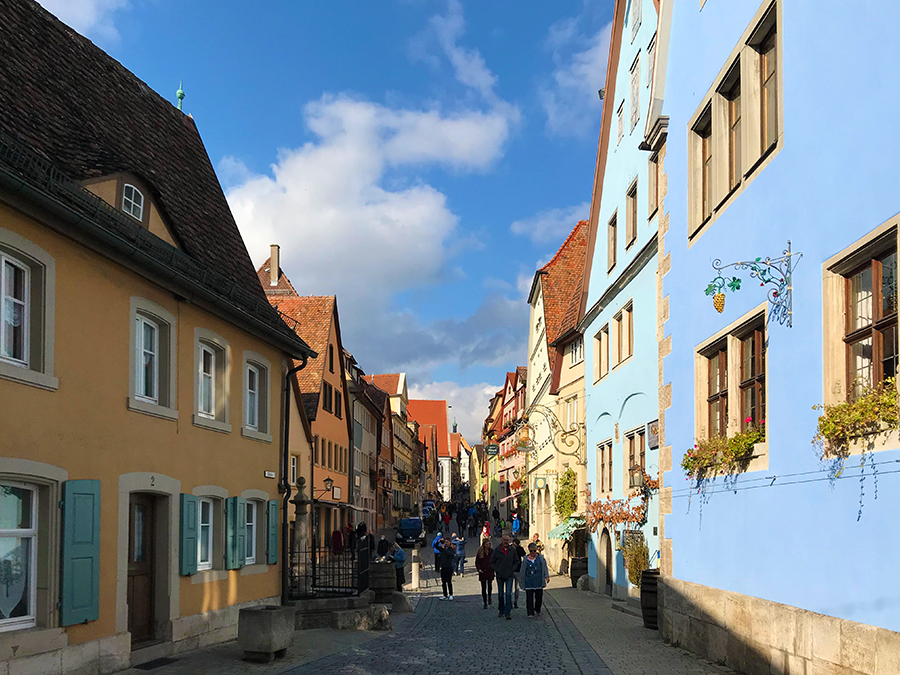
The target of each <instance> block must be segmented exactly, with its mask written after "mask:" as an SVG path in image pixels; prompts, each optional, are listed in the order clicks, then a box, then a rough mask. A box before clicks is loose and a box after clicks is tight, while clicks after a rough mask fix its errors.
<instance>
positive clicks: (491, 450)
mask: <svg viewBox="0 0 900 675" xmlns="http://www.w3.org/2000/svg"><path fill="white" fill-rule="evenodd" d="M499 452H500V446H499V445H497V444H496V443H490V444H489V445H486V446H484V454H486V455H487V456H488V457H496V456H497V453H499Z"/></svg>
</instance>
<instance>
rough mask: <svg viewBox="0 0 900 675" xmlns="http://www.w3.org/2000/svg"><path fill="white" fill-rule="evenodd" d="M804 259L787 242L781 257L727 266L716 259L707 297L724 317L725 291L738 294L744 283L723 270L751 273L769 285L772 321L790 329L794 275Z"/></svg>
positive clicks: (753, 276)
mask: <svg viewBox="0 0 900 675" xmlns="http://www.w3.org/2000/svg"><path fill="white" fill-rule="evenodd" d="M802 257H803V254H802V253H793V252H792V251H791V242H790V240H788V243H787V248H786V249H785V250H784V251H782V252H781V256H779V257H778V258H756V259H755V260H739V261H738V262H733V263H729V264H727V265H723V264H722V261H721V260H720V259H718V258H716V259H715V260H714V261H713V263H712V266H713V269H714V270H715V271H716V277H715V278H714V279H713V280H712V281H711V282H710V283H709V286H707V287H706V295H708V296H709V295H711V296H712V299H713V307H715V308H716V311H717V312H719V313H720V314H721V313H722V312H723V311H724V310H725V291H731V292H732V293H734V292H736V291H739V290H741V283H742V280H741V278H740V277H738V276H732V277H726V276H725V275H724V274H722V273H723V271H725V270H727V269H729V268H733V269H734V270H735V271H743V270H749V271H750V277H751V278H752V279H756V280H758V281H759V285H760V286H763V287H764V286H769V290H768V293H767V295H768V298H769V303H770V304H771V309H770V310H769V318H770V319H775V320H776V321H777V322H778V323H780V324H781V325H784V324H785V323H786V324H787V325H788V328H790V327H791V325H792V323H793V306H792V303H791V291H792V286H791V275H792V274H793V272H794V268H796V267H797V263H798V262H799V261H800V258H802Z"/></svg>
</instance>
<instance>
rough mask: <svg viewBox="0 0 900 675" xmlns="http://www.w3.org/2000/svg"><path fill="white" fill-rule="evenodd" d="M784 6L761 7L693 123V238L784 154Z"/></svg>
mask: <svg viewBox="0 0 900 675" xmlns="http://www.w3.org/2000/svg"><path fill="white" fill-rule="evenodd" d="M779 13H780V5H779V4H778V3H777V2H774V3H773V2H770V3H769V4H767V5H763V6H761V7H760V8H759V10H758V11H757V13H756V16H755V17H754V19H753V21H752V22H751V24H750V25H749V26H748V28H747V29H746V30H745V31H744V34H743V36H741V38H740V40H738V44H737V46H736V47H735V48H734V50H733V51H732V53H731V55H730V56H729V57H728V58H727V59H726V60H725V67H723V68H722V70H721V71H720V74H719V75H718V76H717V77H716V79H715V80H714V81H713V83H712V86H711V87H710V89H709V91H708V92H707V93H706V95H705V96H704V97H703V99H702V100H701V102H700V105H699V106H698V108H697V112H696V113H695V115H694V116H693V118H692V119H691V121H690V122H689V124H688V128H689V129H690V130H691V132H692V133H690V134H689V135H688V146H689V147H688V169H689V171H688V190H689V193H688V225H689V227H688V238H689V239H690V238H693V237H694V236H696V235H698V234H699V233H700V231H701V230H702V229H703V228H704V227H705V226H708V224H710V223H711V222H712V221H714V220H715V219H716V218H717V217H718V215H719V214H720V213H721V212H723V211H724V210H725V209H726V208H727V207H728V205H729V204H730V203H731V201H732V200H733V199H735V198H736V197H737V195H738V194H740V192H741V191H743V190H744V188H746V186H747V185H748V184H749V182H751V181H752V180H753V179H754V178H755V176H756V174H757V173H758V172H759V171H760V170H761V169H762V168H763V167H764V166H766V165H767V164H768V162H769V161H770V160H771V159H772V158H773V157H774V155H775V154H776V153H777V152H778V150H779V138H780V137H781V136H780V121H779V115H780V111H779V107H780V106H781V100H780V99H781V95H782V91H781V89H780V84H779V82H780V77H781V76H780V68H781V64H780V63H779V59H778V52H779V50H780V49H781V46H780V44H779V39H780V38H779V33H778V31H777V22H778V14H779Z"/></svg>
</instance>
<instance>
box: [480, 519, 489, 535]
mask: <svg viewBox="0 0 900 675" xmlns="http://www.w3.org/2000/svg"><path fill="white" fill-rule="evenodd" d="M481 538H482V539H490V538H491V524H490V523H489V522H488V521H484V527H482V528H481Z"/></svg>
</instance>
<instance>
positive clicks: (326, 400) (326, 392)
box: [322, 380, 334, 412]
mask: <svg viewBox="0 0 900 675" xmlns="http://www.w3.org/2000/svg"><path fill="white" fill-rule="evenodd" d="M333 391H334V387H332V386H331V384H330V383H328V382H326V381H325V380H322V410H324V411H325V412H333V410H332V408H333V406H334V394H333Z"/></svg>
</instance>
